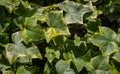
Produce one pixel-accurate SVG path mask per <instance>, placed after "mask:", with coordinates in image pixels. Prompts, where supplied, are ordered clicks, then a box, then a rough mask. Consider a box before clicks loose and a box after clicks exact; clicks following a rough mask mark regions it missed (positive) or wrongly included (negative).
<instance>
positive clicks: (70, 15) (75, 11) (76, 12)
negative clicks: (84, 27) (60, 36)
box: [59, 1, 94, 24]
mask: <svg viewBox="0 0 120 74" xmlns="http://www.w3.org/2000/svg"><path fill="white" fill-rule="evenodd" d="M59 8H60V9H62V10H64V11H65V12H66V15H65V18H64V21H65V23H67V24H70V23H80V24H83V16H84V14H85V13H88V12H91V11H93V9H94V8H93V6H92V3H91V2H89V3H88V4H86V5H79V4H77V3H74V2H73V1H64V2H62V3H60V4H59Z"/></svg>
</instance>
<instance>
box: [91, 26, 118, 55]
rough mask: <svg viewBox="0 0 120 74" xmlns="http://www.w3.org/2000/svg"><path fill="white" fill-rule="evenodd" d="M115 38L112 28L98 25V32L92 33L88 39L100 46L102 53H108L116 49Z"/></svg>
mask: <svg viewBox="0 0 120 74" xmlns="http://www.w3.org/2000/svg"><path fill="white" fill-rule="evenodd" d="M115 38H116V33H115V32H114V31H113V30H111V29H109V28H107V27H99V33H96V34H95V35H93V36H92V37H91V38H90V41H91V42H92V43H93V44H94V45H96V46H98V47H99V48H100V51H101V52H102V55H110V54H112V53H114V52H117V51H118V46H117V44H116V43H115V41H114V40H115Z"/></svg>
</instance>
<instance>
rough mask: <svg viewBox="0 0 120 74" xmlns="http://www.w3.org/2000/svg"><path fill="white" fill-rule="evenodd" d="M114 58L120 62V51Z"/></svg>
mask: <svg viewBox="0 0 120 74" xmlns="http://www.w3.org/2000/svg"><path fill="white" fill-rule="evenodd" d="M112 58H113V59H115V60H116V61H117V62H120V51H118V52H116V53H115V54H114V55H113V57H112Z"/></svg>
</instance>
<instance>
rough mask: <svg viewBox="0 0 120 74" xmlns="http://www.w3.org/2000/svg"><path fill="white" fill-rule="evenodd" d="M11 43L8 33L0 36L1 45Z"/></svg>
mask: <svg viewBox="0 0 120 74" xmlns="http://www.w3.org/2000/svg"><path fill="white" fill-rule="evenodd" d="M8 42H9V36H8V34H7V33H2V34H0V43H2V44H6V43H8Z"/></svg>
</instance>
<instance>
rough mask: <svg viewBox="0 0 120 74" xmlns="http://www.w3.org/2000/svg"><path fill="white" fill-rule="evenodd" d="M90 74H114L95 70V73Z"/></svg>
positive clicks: (90, 73)
mask: <svg viewBox="0 0 120 74" xmlns="http://www.w3.org/2000/svg"><path fill="white" fill-rule="evenodd" d="M88 74H113V73H112V72H111V71H103V70H95V71H92V72H89V73H88Z"/></svg>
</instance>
